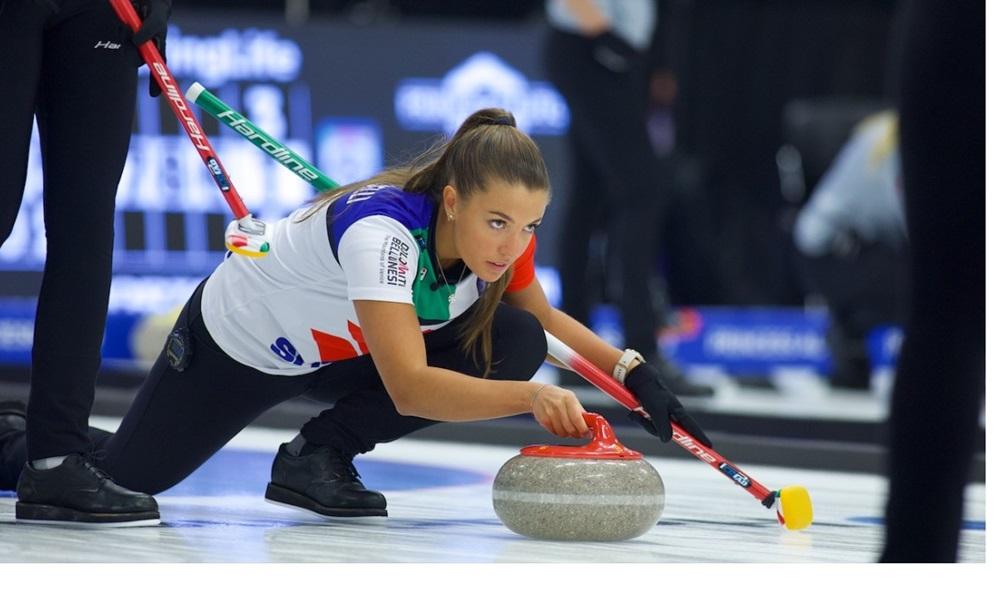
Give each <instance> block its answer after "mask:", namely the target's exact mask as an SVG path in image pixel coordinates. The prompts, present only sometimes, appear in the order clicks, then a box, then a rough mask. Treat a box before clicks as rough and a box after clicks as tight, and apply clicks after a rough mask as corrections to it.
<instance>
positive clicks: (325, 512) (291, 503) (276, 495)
mask: <svg viewBox="0 0 1000 613" xmlns="http://www.w3.org/2000/svg"><path fill="white" fill-rule="evenodd" d="M264 499H265V500H267V501H268V502H270V503H272V504H277V505H280V506H283V507H292V508H295V509H300V510H306V511H311V512H313V513H316V514H317V515H322V516H324V517H388V516H389V512H388V511H386V510H385V509H358V508H351V507H326V506H323V505H321V504H319V503H318V502H316V501H315V500H313V499H312V498H309V497H308V496H303V495H302V494H299V493H298V492H293V491H292V490H290V489H287V488H284V487H281V486H280V485H275V484H274V483H268V484H267V491H265V492H264Z"/></svg>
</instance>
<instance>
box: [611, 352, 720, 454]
mask: <svg viewBox="0 0 1000 613" xmlns="http://www.w3.org/2000/svg"><path fill="white" fill-rule="evenodd" d="M625 387H627V388H628V389H629V391H631V392H632V393H633V394H635V397H636V398H638V399H639V403H640V404H642V408H643V409H645V410H646V412H647V413H649V417H650V419H646V418H645V417H643V416H642V415H641V414H639V413H637V412H635V411H631V412H629V419H631V420H632V421H634V422H636V423H638V424H639V425H640V426H642V427H643V428H645V429H646V431H647V432H649V433H650V434H652V435H653V436H656V437H659V439H660V440H661V441H663V442H664V443H669V442H670V440H671V438H672V437H673V433H674V429H673V426H671V425H670V420H671V419H672V420H674V421H676V422H677V424H678V425H679V426H680V427H682V428H684V429H685V430H687V431H688V434H690V435H691V436H693V437H694V438H695V439H697V441H698V442H699V443H701V444H702V445H705V446H706V447H711V446H712V441H710V440H709V439H708V436H706V435H705V432H704V431H703V430H702V429H701V428H700V427H699V426H698V424H697V423H695V421H694V420H693V419H691V416H690V415H688V414H687V411H685V410H684V407H683V406H681V403H680V401H679V400H677V396H674V393H673V392H671V391H670V390H669V389H668V388H667V386H666V384H665V383H664V382H663V379H662V378H661V377H660V373H658V372H657V371H656V368H654V367H653V366H652V365H650V364H645V363H644V364H639V365H638V366H636V367H635V368H633V369H632V371H631V372H629V373H628V374H627V375H625Z"/></svg>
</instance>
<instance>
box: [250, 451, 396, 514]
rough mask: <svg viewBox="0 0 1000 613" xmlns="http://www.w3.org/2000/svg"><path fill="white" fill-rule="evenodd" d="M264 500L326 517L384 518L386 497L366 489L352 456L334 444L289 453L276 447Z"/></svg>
mask: <svg viewBox="0 0 1000 613" xmlns="http://www.w3.org/2000/svg"><path fill="white" fill-rule="evenodd" d="M264 498H266V499H267V500H269V501H271V502H273V503H276V504H282V505H288V506H292V507H297V508H300V509H305V510H307V511H312V512H313V513H318V514H319V515H325V516H327V517H373V516H374V517H385V516H387V515H388V512H386V510H385V496H383V495H382V494H381V493H379V492H375V491H372V490H369V489H365V486H364V484H363V483H361V476H360V475H359V474H358V471H357V470H356V469H355V468H354V463H353V462H352V461H351V458H348V457H345V456H344V455H342V454H341V453H340V452H339V451H338V450H336V449H334V448H333V447H318V448H315V449H314V450H313V451H311V452H309V453H302V454H300V455H292V453H290V452H289V451H288V445H287V443H286V444H283V445H281V446H280V447H278V454H277V455H275V456H274V464H272V465H271V482H270V483H268V484H267V492H266V493H265V494H264Z"/></svg>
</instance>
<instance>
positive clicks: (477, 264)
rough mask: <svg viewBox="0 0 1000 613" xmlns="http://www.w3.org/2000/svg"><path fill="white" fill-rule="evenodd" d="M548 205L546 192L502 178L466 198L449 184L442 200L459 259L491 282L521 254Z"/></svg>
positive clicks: (479, 275) (481, 277)
mask: <svg viewBox="0 0 1000 613" xmlns="http://www.w3.org/2000/svg"><path fill="white" fill-rule="evenodd" d="M449 192H451V193H450V194H449ZM548 203H549V192H548V190H544V189H528V188H527V187H525V186H524V185H519V184H511V183H507V182H504V181H491V182H490V183H489V185H487V188H486V189H485V190H483V191H479V192H474V193H472V194H470V195H468V196H466V197H459V196H458V193H457V192H455V190H454V188H452V187H451V186H450V185H449V186H447V187H445V197H444V201H443V205H444V209H445V212H446V213H447V214H449V215H451V217H452V219H451V220H449V221H448V224H449V225H452V226H454V233H453V234H452V236H453V237H454V246H455V249H456V251H457V255H458V257H459V258H461V259H462V260H463V261H464V262H465V264H466V266H468V267H469V269H470V270H472V272H473V273H475V275H476V276H477V277H479V278H480V279H482V280H483V281H487V282H489V283H492V282H494V281H496V280H498V279H499V278H500V276H501V275H503V273H504V272H505V271H506V270H507V269H508V268H510V267H511V266H512V265H513V264H514V261H515V260H516V259H517V258H518V257H520V255H521V254H522V253H524V250H525V249H526V248H527V247H528V243H529V242H530V241H531V236H532V234H534V232H535V228H537V227H538V224H539V223H540V222H541V221H542V216H543V215H544V214H545V207H546V206H547V205H548Z"/></svg>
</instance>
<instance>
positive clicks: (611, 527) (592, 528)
mask: <svg viewBox="0 0 1000 613" xmlns="http://www.w3.org/2000/svg"><path fill="white" fill-rule="evenodd" d="M664 500H665V499H664V490H663V481H662V480H661V479H660V475H659V473H657V472H656V469H655V468H653V467H652V466H651V465H650V464H649V463H648V462H646V461H645V460H610V459H576V458H545V457H530V456H525V455H519V456H515V457H513V458H511V459H510V460H508V461H507V463H506V464H504V465H503V466H502V467H501V468H500V471H499V472H498V473H497V476H496V479H495V480H494V481H493V509H494V510H495V511H496V514H497V516H498V517H499V518H500V521H502V522H503V523H504V525H505V526H507V527H508V528H510V529H511V530H512V531H514V532H516V533H518V534H521V535H524V536H527V537H531V538H537V539H547V540H560V541H621V540H625V539H630V538H635V537H637V536H640V535H642V534H645V533H646V532H647V531H648V530H649V529H650V528H652V527H653V526H654V525H655V524H656V521H657V520H658V519H659V518H660V516H661V515H662V514H663V508H664Z"/></svg>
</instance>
